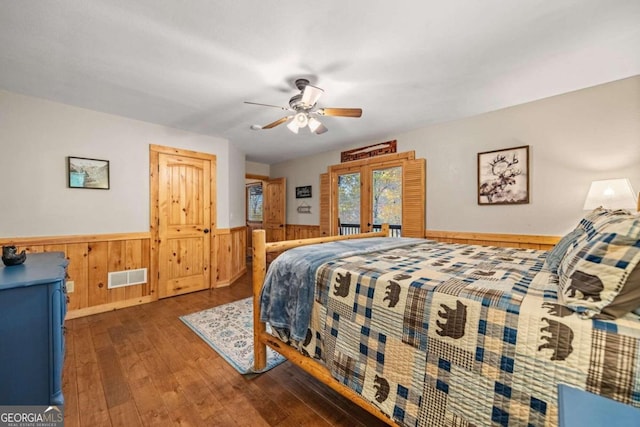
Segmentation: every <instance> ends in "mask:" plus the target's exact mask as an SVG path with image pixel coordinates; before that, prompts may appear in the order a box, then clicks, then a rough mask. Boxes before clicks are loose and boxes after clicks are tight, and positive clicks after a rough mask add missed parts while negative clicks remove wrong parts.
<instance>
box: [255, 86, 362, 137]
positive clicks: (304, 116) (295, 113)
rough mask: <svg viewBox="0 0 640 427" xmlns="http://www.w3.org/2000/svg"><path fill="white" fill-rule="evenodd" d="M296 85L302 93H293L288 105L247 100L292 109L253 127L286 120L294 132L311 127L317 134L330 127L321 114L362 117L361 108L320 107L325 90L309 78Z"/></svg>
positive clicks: (267, 126) (271, 125)
mask: <svg viewBox="0 0 640 427" xmlns="http://www.w3.org/2000/svg"><path fill="white" fill-rule="evenodd" d="M295 84H296V87H297V88H298V90H300V93H298V94H296V95H293V96H292V97H291V99H290V100H289V106H288V107H279V106H277V105H270V104H261V103H258V102H249V101H245V102H244V103H245V104H252V105H260V106H263V107H273V108H279V109H281V110H285V111H290V112H291V114H290V115H288V116H285V117H282V118H281V119H278V120H276V121H275V122H272V123H269V124H268V125H265V126H259V125H252V126H251V129H254V130H260V129H272V128H274V127H276V126H278V125H281V124H283V123H285V122H289V123H288V124H287V127H288V128H289V130H290V131H291V132H293V133H296V134H297V133H298V132H299V131H300V129H302V128H305V127H307V126H308V127H309V130H310V131H311V132H313V133H315V134H316V135H320V134H323V133H325V132H326V131H327V130H328V129H327V127H326V126H325V125H323V124H322V123H321V122H320V120H318V117H319V116H334V117H360V116H362V109H360V108H318V107H317V102H318V99H320V96H321V95H322V93H323V92H324V90H322V89H320V88H319V87H317V86H313V85H312V84H310V83H309V80H307V79H297V80H296V82H295Z"/></svg>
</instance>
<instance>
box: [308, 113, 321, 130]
mask: <svg viewBox="0 0 640 427" xmlns="http://www.w3.org/2000/svg"><path fill="white" fill-rule="evenodd" d="M320 126H322V123H320V120H318V119H316V118H315V117H310V118H309V130H311V132H315V131H317V130H318V128H319V127H320Z"/></svg>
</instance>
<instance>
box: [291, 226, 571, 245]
mask: <svg viewBox="0 0 640 427" xmlns="http://www.w3.org/2000/svg"><path fill="white" fill-rule="evenodd" d="M424 234H425V236H424V237H425V238H427V239H431V240H437V241H439V242H447V243H463V244H471V245H486V246H507V247H512V248H530V249H542V250H549V249H551V248H553V246H554V245H555V244H556V243H558V241H559V240H560V238H561V237H558V236H537V235H530V234H496V233H474V232H462V231H436V230H426V231H425V233H424ZM310 237H320V226H318V225H297V224H287V240H297V239H306V238H310Z"/></svg>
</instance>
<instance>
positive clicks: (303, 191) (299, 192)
mask: <svg viewBox="0 0 640 427" xmlns="http://www.w3.org/2000/svg"><path fill="white" fill-rule="evenodd" d="M309 197H311V186H310V185H305V186H304V187H296V199H308V198H309Z"/></svg>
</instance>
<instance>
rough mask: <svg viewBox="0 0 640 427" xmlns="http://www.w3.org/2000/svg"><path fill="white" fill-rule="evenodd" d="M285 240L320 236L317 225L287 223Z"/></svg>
mask: <svg viewBox="0 0 640 427" xmlns="http://www.w3.org/2000/svg"><path fill="white" fill-rule="evenodd" d="M286 236H287V237H286V239H287V240H298V239H310V238H312V237H320V226H319V225H299V224H287V234H286Z"/></svg>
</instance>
